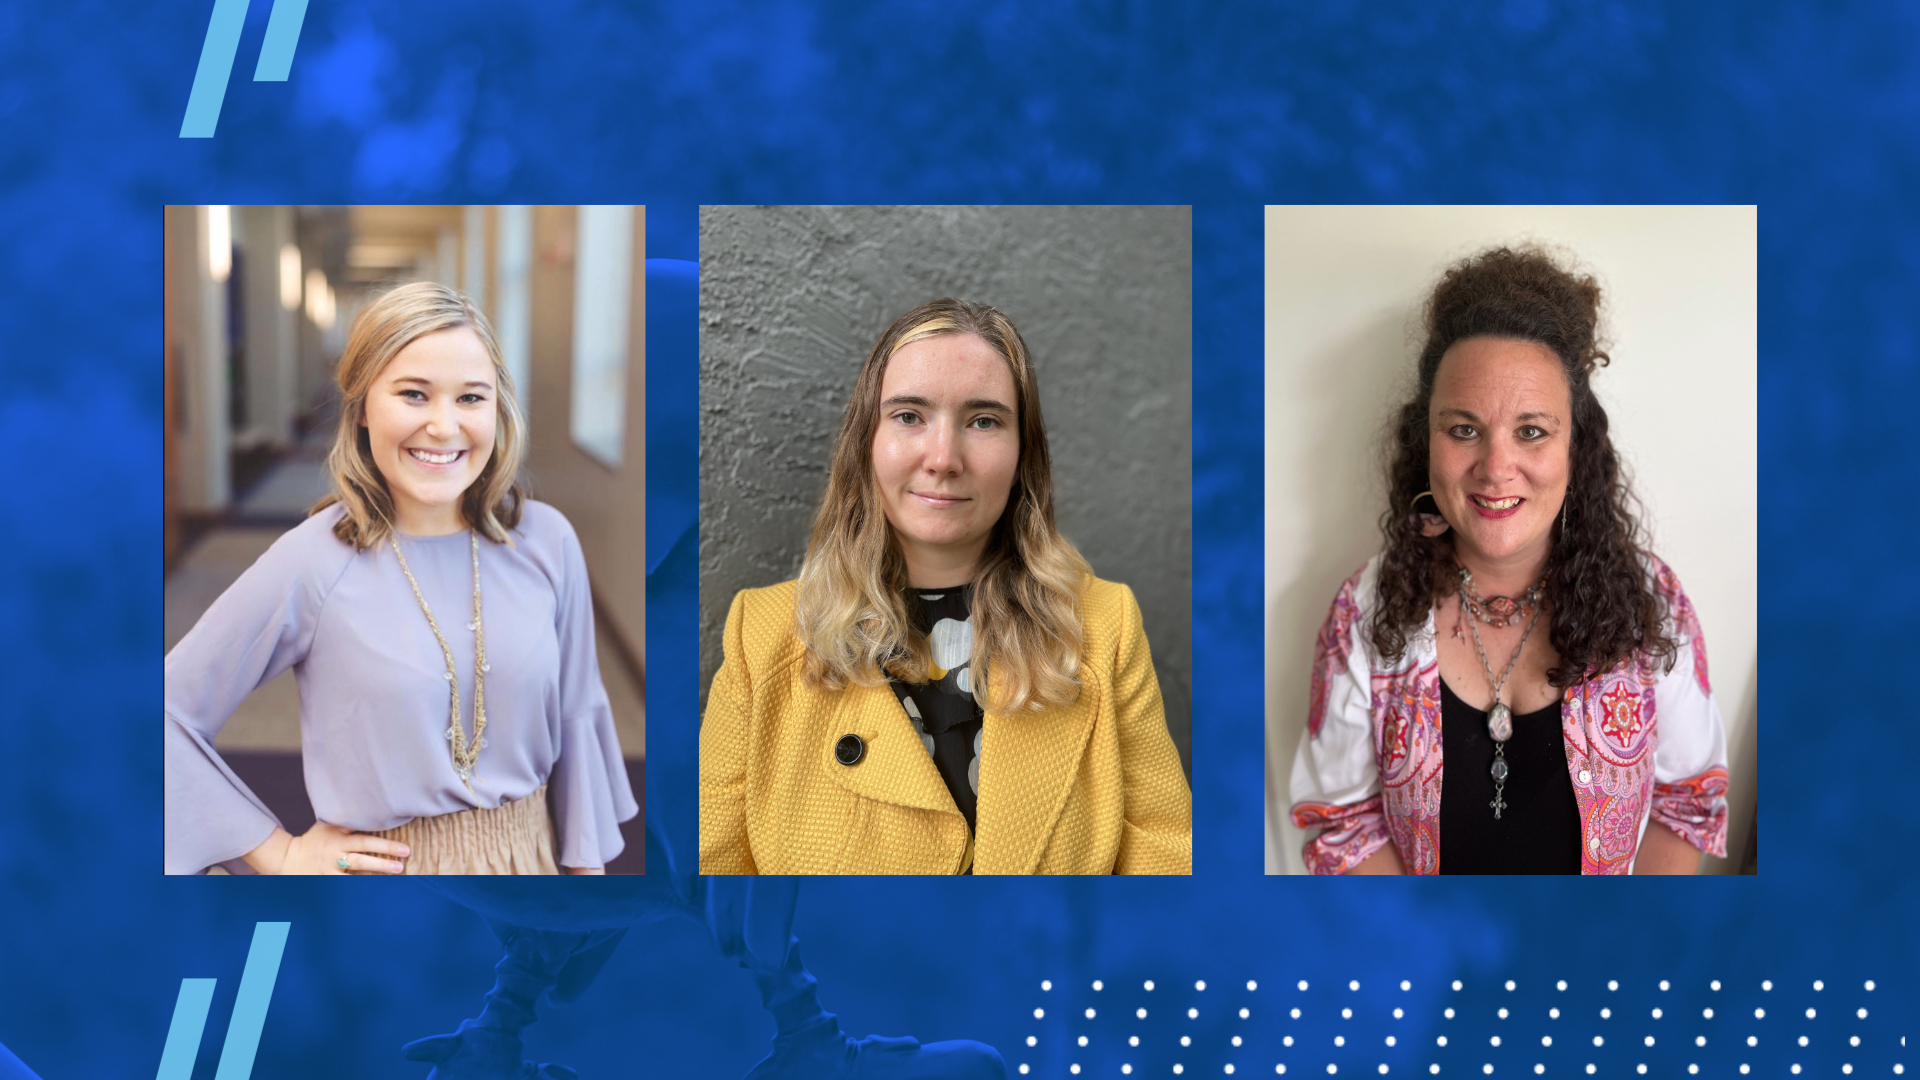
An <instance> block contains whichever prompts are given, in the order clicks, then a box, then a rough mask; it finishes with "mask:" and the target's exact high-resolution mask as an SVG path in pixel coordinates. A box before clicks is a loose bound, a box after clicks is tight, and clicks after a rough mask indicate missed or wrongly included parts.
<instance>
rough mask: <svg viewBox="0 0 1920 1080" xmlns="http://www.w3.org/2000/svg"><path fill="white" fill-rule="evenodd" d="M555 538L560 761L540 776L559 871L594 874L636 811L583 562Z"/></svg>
mask: <svg viewBox="0 0 1920 1080" xmlns="http://www.w3.org/2000/svg"><path fill="white" fill-rule="evenodd" d="M563 534H564V535H563V536H562V538H561V573H560V587H559V595H558V597H557V602H556V604H555V605H554V621H555V626H554V630H555V633H556V634H557V636H558V638H559V641H560V756H559V758H558V759H557V760H556V761H555V762H554V764H553V772H552V773H551V774H549V776H548V777H547V786H548V796H549V799H550V803H551V806H552V808H553V818H554V820H553V827H554V833H555V835H556V837H557V838H558V840H559V847H560V850H559V852H558V854H559V863H560V865H561V866H563V867H573V868H576V869H582V868H598V867H604V866H606V865H607V864H608V863H609V862H612V861H613V859H614V857H615V856H617V855H619V854H620V852H621V851H623V850H625V848H626V846H627V845H626V840H625V839H624V838H622V837H621V835H620V823H621V822H623V821H627V820H630V819H632V818H633V816H634V815H635V814H638V813H639V812H640V807H639V805H638V804H637V803H635V802H634V799H633V786H632V785H631V784H630V783H628V781H627V766H626V760H625V759H624V758H623V757H622V756H621V753H620V739H619V737H618V736H617V735H616V734H615V732H614V727H613V707H612V706H611V705H610V704H608V702H607V688H606V684H604V683H603V682H601V681H600V656H599V650H598V649H597V648H596V647H595V638H594V630H593V593H592V588H591V586H590V585H589V583H588V578H587V561H586V558H585V556H583V555H582V554H581V552H580V540H579V538H578V537H577V536H575V535H574V532H573V529H572V527H571V526H567V527H565V528H564V529H563Z"/></svg>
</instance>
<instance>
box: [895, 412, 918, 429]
mask: <svg viewBox="0 0 1920 1080" xmlns="http://www.w3.org/2000/svg"><path fill="white" fill-rule="evenodd" d="M893 422H894V423H896V424H905V425H907V426H908V427H913V426H916V425H918V424H919V423H920V414H919V413H917V412H914V411H913V410H912V409H901V410H900V411H899V412H897V413H894V414H893Z"/></svg>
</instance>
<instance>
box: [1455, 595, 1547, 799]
mask: <svg viewBox="0 0 1920 1080" xmlns="http://www.w3.org/2000/svg"><path fill="white" fill-rule="evenodd" d="M1546 582H1547V579H1546V577H1545V576H1544V575H1543V576H1542V577H1541V578H1540V580H1539V581H1536V582H1534V583H1533V584H1532V585H1531V586H1529V587H1528V589H1527V591H1526V592H1525V593H1524V594H1522V595H1521V597H1520V599H1518V600H1515V599H1513V598H1511V597H1506V596H1496V597H1493V598H1492V599H1488V600H1482V599H1481V598H1480V594H1478V593H1476V592H1474V591H1473V575H1472V574H1470V573H1468V572H1467V569H1466V567H1464V566H1463V567H1461V568H1460V606H1461V607H1462V608H1464V609H1465V610H1466V611H1467V612H1468V613H1469V614H1470V615H1472V616H1473V617H1472V618H1470V619H1468V620H1467V629H1468V630H1469V631H1471V632H1472V634H1473V648H1474V651H1475V652H1477V653H1479V654H1480V667H1481V669H1482V670H1484V671H1485V672H1486V673H1487V684H1488V685H1489V686H1491V687H1493V708H1491V709H1489V710H1487V734H1488V735H1489V736H1490V737H1491V738H1492V739H1493V769H1492V773H1493V801H1492V802H1490V803H1488V804H1487V805H1488V806H1491V807H1493V818H1494V820H1495V821H1498V820H1500V811H1502V810H1505V809H1506V808H1507V803H1506V800H1505V799H1503V798H1502V797H1501V796H1502V795H1503V794H1504V793H1505V791H1506V787H1507V740H1508V739H1510V738H1512V737H1513V710H1512V709H1509V708H1507V705H1506V702H1504V701H1501V700H1500V691H1501V689H1502V688H1504V687H1505V686H1506V685H1507V678H1508V676H1510V675H1512V674H1513V669H1514V668H1515V667H1516V666H1518V665H1519V663H1520V653H1521V652H1522V651H1524V650H1525V649H1526V647H1527V639H1528V638H1529V637H1532V636H1533V628H1534V626H1535V625H1536V624H1537V623H1539V621H1540V589H1541V587H1542V586H1544V585H1545V584H1546ZM1529 611H1531V615H1530V616H1529V617H1528V619H1527V629H1526V632H1525V633H1523V634H1521V635H1520V644H1518V645H1516V646H1514V649H1513V659H1511V660H1508V661H1507V668H1506V670H1505V671H1502V672H1501V673H1500V677H1499V678H1497V679H1496V678H1494V677H1493V665H1492V664H1490V663H1488V662H1487V649H1486V646H1484V645H1482V644H1481V643H1480V623H1482V622H1484V623H1486V624H1487V625H1488V626H1500V627H1506V626H1513V625H1516V624H1517V623H1518V622H1519V621H1520V617H1521V616H1522V615H1523V614H1526V613H1528V612H1529Z"/></svg>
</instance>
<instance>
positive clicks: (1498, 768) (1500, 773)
mask: <svg viewBox="0 0 1920 1080" xmlns="http://www.w3.org/2000/svg"><path fill="white" fill-rule="evenodd" d="M1506 779H1507V760H1506V759H1505V758H1494V759H1493V782H1494V783H1496V784H1498V783H1503V782H1505V780H1506Z"/></svg>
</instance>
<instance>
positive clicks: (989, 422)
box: [967, 415, 1005, 431]
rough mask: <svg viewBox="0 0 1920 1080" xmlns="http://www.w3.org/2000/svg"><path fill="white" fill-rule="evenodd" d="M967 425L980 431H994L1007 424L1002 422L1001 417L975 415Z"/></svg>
mask: <svg viewBox="0 0 1920 1080" xmlns="http://www.w3.org/2000/svg"><path fill="white" fill-rule="evenodd" d="M967 426H968V427H971V428H974V429H976V430H979V431H994V430H997V429H999V428H1001V427H1004V426H1005V425H1004V424H1002V423H1001V422H1000V418H999V417H997V416H992V415H987V416H976V417H974V418H973V420H972V421H971V422H970V423H969V424H968V425H967Z"/></svg>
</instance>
